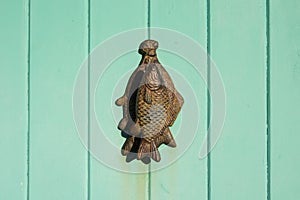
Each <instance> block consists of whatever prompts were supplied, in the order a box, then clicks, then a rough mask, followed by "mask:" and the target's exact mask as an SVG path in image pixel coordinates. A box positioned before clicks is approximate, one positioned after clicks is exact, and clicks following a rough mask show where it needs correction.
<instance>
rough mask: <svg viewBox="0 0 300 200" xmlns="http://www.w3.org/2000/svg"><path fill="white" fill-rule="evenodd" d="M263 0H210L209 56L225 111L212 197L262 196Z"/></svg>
mask: <svg viewBox="0 0 300 200" xmlns="http://www.w3.org/2000/svg"><path fill="white" fill-rule="evenodd" d="M265 31H266V30H265V3H264V2H263V1H259V0H254V1H238V0H231V1H222V0H217V1H212V3H211V56H212V58H213V60H214V61H215V62H216V64H217V66H218V68H219V70H220V72H221V74H222V77H223V81H224V84H225V89H226V96H227V114H226V121H225V124H224V129H223V133H222V137H221V139H220V141H219V143H218V144H217V146H216V148H215V149H214V150H213V152H212V154H211V199H212V200H219V199H226V200H227V199H230V200H233V199H243V200H247V199H249V200H250V199H265V197H266V189H265V185H266V184H265V182H266V175H265V172H266V157H265V151H266V139H265V138H266V136H265V134H266V125H265V118H266V99H265V96H266V93H265V88H266V86H265V84H266V83H265V81H266V64H265V63H266V59H265V56H266V52H265V46H266V33H265Z"/></svg>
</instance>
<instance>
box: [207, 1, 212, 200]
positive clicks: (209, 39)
mask: <svg viewBox="0 0 300 200" xmlns="http://www.w3.org/2000/svg"><path fill="white" fill-rule="evenodd" d="M210 31H211V27H210V0H207V1H206V51H207V57H206V59H207V60H206V61H207V88H208V90H207V92H206V95H207V119H206V120H207V130H208V132H207V140H208V142H207V152H209V149H210V132H209V124H210V114H211V113H210V109H211V105H210V94H209V90H210V53H211V38H210V37H211V33H210ZM207 199H208V200H210V199H211V156H210V153H208V155H207Z"/></svg>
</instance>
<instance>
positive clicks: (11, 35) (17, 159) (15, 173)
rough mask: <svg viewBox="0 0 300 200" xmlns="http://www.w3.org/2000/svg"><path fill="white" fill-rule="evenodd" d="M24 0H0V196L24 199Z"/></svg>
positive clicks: (25, 61) (25, 147)
mask: <svg viewBox="0 0 300 200" xmlns="http://www.w3.org/2000/svg"><path fill="white" fill-rule="evenodd" d="M24 5H25V2H24V1H15V2H14V1H11V2H1V3H0V12H1V13H2V14H1V15H2V16H5V17H1V18H0V24H1V27H2V28H1V31H0V44H1V45H0V54H1V59H0V74H1V78H0V84H1V89H0V132H1V133H0V134H1V139H0V158H1V164H0V177H1V178H0V180H1V181H0V199H24V198H26V188H27V177H26V171H27V166H26V163H27V145H26V141H27V56H26V52H27V51H26V46H27V37H26V23H25V22H26V17H25V12H26V11H25V9H24Z"/></svg>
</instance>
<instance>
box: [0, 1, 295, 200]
mask: <svg viewBox="0 0 300 200" xmlns="http://www.w3.org/2000/svg"><path fill="white" fill-rule="evenodd" d="M0 5H1V6H0V11H1V13H2V15H3V16H4V17H1V18H0V23H1V25H2V26H1V27H3V28H2V29H1V31H0V41H1V46H0V53H1V55H2V57H1V61H0V65H1V66H0V74H1V79H0V83H1V90H0V105H1V112H0V121H1V126H0V131H1V136H2V139H1V140H0V157H1V159H2V162H1V165H0V176H1V179H0V199H27V200H35V199H46V200H47V199H51V200H52V199H66V200H68V199H78V200H82V199H87V200H91V199H148V200H149V199H183V198H186V199H204V200H212V199H215V200H220V199H230V200H237V199H239V200H240V199H267V200H271V199H273V200H277V199H278V200H279V199H299V198H300V193H299V191H298V188H299V184H300V182H299V172H298V169H299V167H300V166H299V161H298V157H299V156H298V151H297V147H298V140H299V134H298V132H299V131H300V127H299V125H298V124H297V122H298V121H299V120H298V119H299V117H298V115H299V114H300V110H299V107H298V102H299V100H300V92H299V91H300V90H299V81H300V53H299V52H300V50H299V45H300V44H299V34H300V23H299V20H298V19H299V9H300V3H299V1H297V0H290V1H286V2H283V1H279V0H266V1H259V0H253V1H238V0H229V1H221V0H215V1H209V0H207V1H205V0H203V1H202V0H201V1H196V0H187V1H184V2H183V1H175V0H165V1H158V0H144V1H138V0H135V1H130V2H125V1H124V2H123V1H117V0H113V1H108V0H89V1H78V0H75V1H70V0H66V1H57V0H54V1H33V0H27V1H21V0H19V1H14V2H1V3H0ZM149 6H150V8H151V9H150V10H149ZM149 19H150V21H149ZM149 24H150V25H151V26H153V27H160V28H168V29H173V30H176V31H179V32H182V33H183V34H186V35H187V36H189V37H191V38H192V39H194V40H195V41H197V42H198V43H199V44H200V45H201V46H202V47H203V48H204V49H205V50H208V53H209V54H210V55H211V57H212V59H213V60H214V61H215V63H216V65H217V67H218V69H219V71H220V73H221V75H222V78H223V81H224V84H225V88H226V95H227V116H226V121H225V125H224V129H223V133H222V137H221V139H220V141H219V142H218V144H217V146H216V147H215V148H214V149H213V151H212V153H211V154H210V157H209V158H208V159H207V158H205V159H202V160H199V158H198V156H199V155H198V154H199V149H200V146H201V144H202V140H203V139H204V137H205V133H206V125H207V122H208V120H207V119H208V118H209V113H210V106H211V105H210V104H209V102H208V101H207V99H208V96H207V88H206V86H205V84H204V82H203V80H201V78H199V77H198V76H197V72H195V71H193V66H191V64H190V63H188V62H187V61H185V60H184V58H181V57H180V56H178V55H174V54H172V53H170V52H167V51H163V50H160V51H159V52H158V56H159V58H160V61H161V62H162V64H163V65H164V66H165V67H166V68H167V69H168V71H169V72H170V74H171V76H172V77H173V78H174V79H175V80H179V79H178V77H179V75H180V76H182V77H185V79H186V80H187V82H188V83H189V85H190V86H191V88H192V89H193V90H194V91H195V96H196V98H197V100H198V103H199V104H198V109H199V113H200V116H199V119H200V124H199V129H198V130H197V134H196V137H195V140H194V142H193V143H192V145H191V146H190V148H189V149H188V150H187V151H186V152H185V153H184V154H183V156H182V157H181V158H180V159H179V160H178V161H177V162H175V163H174V164H172V165H170V166H169V167H167V168H164V169H162V170H158V171H155V172H146V173H142V174H130V173H123V172H119V171H117V170H114V169H112V168H110V167H107V166H105V165H103V164H102V163H101V162H99V161H98V160H97V159H96V158H95V157H93V155H92V154H90V153H89V152H88V151H87V150H86V148H85V147H84V145H83V144H82V141H81V140H80V139H79V137H78V133H77V130H76V126H75V123H74V120H73V111H72V94H73V89H74V88H73V87H74V81H75V79H76V76H77V74H78V71H79V68H80V66H81V64H82V63H83V62H84V60H86V59H87V55H88V53H90V52H91V51H92V50H93V49H94V48H96V47H97V45H98V44H100V43H101V42H104V41H105V40H106V39H107V38H109V37H111V36H112V35H115V34H118V33H120V32H123V31H127V30H129V29H134V28H145V27H147V26H148V25H149ZM154 35H155V34H154ZM150 37H151V35H150ZM146 38H147V34H146V33H145V39H146ZM153 39H158V40H159V38H153ZM137 46H138V44H137ZM162 46H163V44H162ZM139 60H140V56H139V55H138V54H137V52H136V51H134V52H129V53H127V54H124V55H120V57H119V58H118V59H116V60H114V61H113V62H112V63H111V65H110V66H109V68H108V69H107V71H106V72H105V74H104V75H103V77H102V79H101V80H100V81H99V86H98V87H97V91H96V93H95V100H96V101H97V103H98V104H101V103H103V104H104V105H105V104H109V106H106V107H99V106H97V105H96V109H95V112H96V113H97V115H98V116H100V119H101V120H102V119H103V120H104V121H105V120H107V122H109V123H107V126H106V127H104V128H107V130H108V133H107V134H108V135H107V136H108V137H109V138H110V139H111V141H113V143H114V145H116V146H121V145H122V143H123V142H124V138H121V137H120V134H119V131H118V130H117V129H116V125H117V124H114V123H117V122H118V120H119V119H120V116H121V109H120V108H115V107H114V105H112V104H113V101H114V100H115V99H113V98H115V96H116V95H117V96H118V95H121V93H120V92H122V91H123V90H124V89H125V85H124V84H123V85H122V84H121V83H120V81H119V80H118V77H121V79H120V80H126V79H128V77H129V75H130V73H131V72H132V71H133V69H134V68H135V67H136V66H137V65H138V62H139ZM84 73H85V75H86V80H85V81H86V82H85V84H86V85H84V87H85V92H84V94H83V96H84V97H85V99H86V100H85V101H84V102H83V111H84V112H83V115H85V116H86V119H85V120H84V121H82V123H83V124H84V127H86V133H87V134H88V133H89V132H90V131H91V130H90V129H91V126H93V124H92V123H93V122H92V123H91V121H89V114H90V113H91V110H89V107H90V106H91V105H89V103H91V102H92V101H90V99H91V98H93V97H91V96H90V97H88V94H89V91H88V89H89V88H88V84H89V77H90V76H91V75H92V74H93V71H90V72H88V71H84ZM124 74H125V75H124ZM178 74H179V75H178ZM211 78H213V77H211ZM112 82H116V84H119V85H120V86H118V87H117V88H114V87H112V86H111V84H107V83H112ZM177 82H178V81H177ZM175 85H176V82H175ZM102 87H103V88H104V89H106V91H111V93H108V94H110V96H102V95H101V89H103V88H102ZM176 87H178V89H179V91H180V88H182V87H181V86H180V85H176ZM183 93H184V91H183ZM90 95H91V94H90ZM93 95H94V94H93ZM185 99H186V103H187V104H188V102H189V97H185ZM89 101H90V102H89ZM92 103H93V102H92ZM92 108H93V107H92ZM187 108H188V105H186V108H185V107H184V108H183V109H187ZM111 110H114V112H115V111H116V112H118V113H119V114H116V116H113V115H112V114H111ZM183 111H184V110H183ZM102 113H105V114H102ZM114 117H115V118H116V119H114ZM180 117H181V116H180ZM180 117H179V120H177V122H176V124H175V125H174V128H173V129H172V130H174V131H175V130H177V128H178V127H179V126H180V122H181V120H180ZM182 117H184V116H182ZM114 120H117V121H114ZM191 120H192V119H191ZM105 122H106V121H105ZM111 123H112V124H113V125H112V126H110V124H111ZM175 132H176V131H175ZM186 134H191V133H189V132H188V133H186ZM86 139H87V138H86ZM90 140H91V141H92V140H93V138H90ZM177 143H180V141H177ZM166 148H169V147H166ZM172 150H173V149H170V151H172ZM174 151H176V149H175V150H174ZM108 153H109V152H108ZM119 156H120V157H118V158H114V159H119V161H118V162H119V163H120V165H121V164H123V162H124V160H125V159H124V157H122V156H121V154H120V155H119ZM162 157H164V155H162ZM137 163H138V162H133V163H131V164H129V165H128V166H132V165H135V164H137Z"/></svg>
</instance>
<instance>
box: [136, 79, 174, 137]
mask: <svg viewBox="0 0 300 200" xmlns="http://www.w3.org/2000/svg"><path fill="white" fill-rule="evenodd" d="M146 87H147V86H146V85H143V86H141V88H140V89H139V93H138V97H137V102H138V105H137V119H138V120H137V121H138V123H139V125H140V127H141V129H142V132H141V137H142V138H144V139H145V140H147V141H151V140H153V139H155V138H156V137H158V135H159V134H162V133H163V132H164V130H165V128H166V127H167V125H168V124H166V118H167V113H168V110H169V100H170V97H169V94H168V90H167V88H166V87H165V86H161V88H160V89H158V90H154V91H151V103H147V102H146V101H145V95H146V89H147V88H146ZM171 99H172V98H171Z"/></svg>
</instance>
